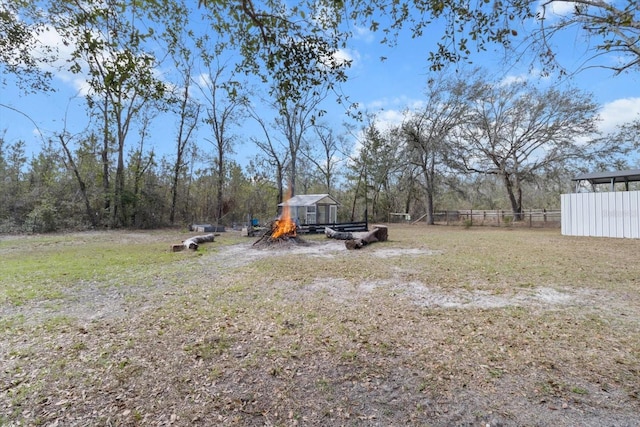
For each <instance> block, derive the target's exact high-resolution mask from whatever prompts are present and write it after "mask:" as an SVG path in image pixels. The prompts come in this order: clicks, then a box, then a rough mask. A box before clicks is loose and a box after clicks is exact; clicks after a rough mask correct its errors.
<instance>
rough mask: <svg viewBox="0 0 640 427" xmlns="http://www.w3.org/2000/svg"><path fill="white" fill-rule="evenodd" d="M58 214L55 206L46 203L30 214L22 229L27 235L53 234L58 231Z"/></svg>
mask: <svg viewBox="0 0 640 427" xmlns="http://www.w3.org/2000/svg"><path fill="white" fill-rule="evenodd" d="M56 213H57V212H56V208H55V206H53V205H52V204H51V203H49V202H47V201H44V202H42V203H41V204H40V205H38V206H36V207H35V209H33V210H32V211H31V212H29V214H28V215H27V218H26V220H25V222H24V224H23V225H22V229H23V230H24V231H26V232H27V233H51V232H53V231H56V228H57V227H56V223H57V215H56Z"/></svg>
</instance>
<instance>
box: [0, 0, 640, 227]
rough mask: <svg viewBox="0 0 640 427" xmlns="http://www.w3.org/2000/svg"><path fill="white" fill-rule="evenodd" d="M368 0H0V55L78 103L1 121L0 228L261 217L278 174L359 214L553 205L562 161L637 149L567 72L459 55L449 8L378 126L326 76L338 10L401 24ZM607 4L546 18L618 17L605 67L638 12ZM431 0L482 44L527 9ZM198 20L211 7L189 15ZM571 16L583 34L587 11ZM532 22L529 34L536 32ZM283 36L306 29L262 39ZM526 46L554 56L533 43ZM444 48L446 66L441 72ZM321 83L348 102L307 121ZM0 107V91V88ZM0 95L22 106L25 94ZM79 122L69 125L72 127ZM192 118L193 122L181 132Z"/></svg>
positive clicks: (334, 71) (279, 184)
mask: <svg viewBox="0 0 640 427" xmlns="http://www.w3.org/2000/svg"><path fill="white" fill-rule="evenodd" d="M276 3H277V2H276ZM321 3H322V2H321ZM485 3H486V2H485ZM489 3H492V2H489ZM623 3H624V2H623ZM247 4H249V5H251V8H249V9H247V8H246V5H247ZM367 4H369V3H365V4H363V3H361V2H358V1H355V2H350V6H353V9H352V12H349V13H347V12H346V10H347V9H348V8H347V7H346V6H345V11H344V15H345V16H343V13H342V12H343V11H342V10H338V11H337V12H339V13H336V14H335V16H334V17H333V18H331V19H328V18H327V20H326V22H322V23H320V22H319V21H318V20H314V19H312V18H310V17H311V16H313V13H312V12H314V11H315V12H317V10H316V7H317V5H316V4H315V3H314V2H308V3H307V2H302V3H301V4H300V5H299V6H298V7H297V8H294V10H291V11H290V13H291V15H290V16H288V17H287V18H286V19H278V20H271V19H267V17H270V16H275V14H280V13H281V11H280V10H279V9H278V8H277V7H276V6H273V9H270V5H269V4H262V3H258V2H252V1H249V2H225V3H224V4H218V3H215V4H211V3H210V2H200V7H196V6H195V5H194V4H191V3H189V2H183V1H180V0H166V1H161V2H147V1H142V2H131V1H115V0H113V1H109V2H94V1H88V2H82V3H78V2H64V4H58V2H51V1H42V2H10V3H7V4H5V5H3V7H5V8H6V11H7V13H6V14H3V15H2V19H1V20H0V36H1V37H2V40H4V41H3V44H2V45H0V66H1V67H2V68H3V70H4V71H5V72H6V74H7V75H8V76H11V78H13V79H15V81H16V84H18V85H19V86H20V87H21V88H22V89H23V90H24V91H25V96H28V94H29V93H33V92H37V93H41V92H46V91H49V90H52V89H53V87H52V71H51V70H52V69H53V68H54V67H58V68H60V69H65V70H68V72H70V73H72V75H75V76H77V77H78V78H80V79H81V80H82V81H83V84H84V86H83V87H85V88H86V90H84V91H82V92H80V94H79V97H80V99H81V101H82V102H84V104H85V105H86V113H87V118H86V120H87V121H86V123H85V124H78V123H73V124H72V123H68V122H67V121H66V118H65V116H64V114H63V113H62V112H61V116H60V120H59V123H60V125H59V128H57V129H47V130H46V131H45V130H40V129H38V134H37V135H36V136H33V135H25V136H24V138H25V139H21V140H6V139H5V138H4V135H3V134H2V133H1V132H0V232H47V231H55V230H62V229H74V228H87V227H94V228H95V227H109V228H118V227H137V228H156V227H164V226H175V225H182V226H184V225H186V224H190V223H194V222H208V223H215V224H225V225H228V226H231V225H233V224H237V223H243V222H246V221H248V219H250V218H260V219H261V220H262V221H263V222H265V221H268V220H270V219H272V218H273V217H274V215H275V214H276V207H277V204H278V203H280V202H281V201H282V200H283V198H284V194H285V190H286V189H289V190H290V192H291V195H295V194H304V193H329V194H332V196H334V197H335V198H336V199H337V200H340V202H341V204H342V206H341V208H340V209H339V210H338V220H339V221H354V220H356V219H357V220H360V219H361V218H362V217H363V216H364V214H365V212H366V213H367V214H368V216H369V218H368V220H369V221H371V222H381V221H385V220H386V219H387V218H389V214H390V213H392V212H393V213H397V212H400V213H406V214H409V215H411V216H412V217H414V218H418V217H420V216H422V215H425V216H424V220H425V221H426V222H428V223H433V222H434V221H435V212H436V211H438V210H453V209H456V210H458V209H507V210H510V211H511V212H512V214H513V218H520V217H521V214H522V213H523V212H524V211H525V210H526V209H529V208H540V209H557V208H558V207H559V197H560V194H561V193H563V192H568V191H571V187H570V179H571V178H572V177H573V175H574V174H575V173H576V172H577V171H588V170H600V169H611V168H612V165H614V166H615V167H617V168H624V167H630V166H631V164H630V163H633V162H637V161H638V154H640V151H639V149H640V137H639V135H640V132H639V130H640V120H636V121H635V122H630V123H627V124H625V125H623V126H622V127H620V128H618V129H616V130H615V131H614V132H613V133H611V134H609V135H599V134H597V133H595V131H596V123H597V120H598V114H597V113H598V106H597V105H596V104H595V103H594V101H593V99H592V97H591V95H590V94H588V93H584V92H581V91H579V90H577V89H575V88H572V87H570V85H569V86H566V88H562V87H560V86H558V87H551V88H546V89H545V88H540V87H537V86H535V85H532V84H529V83H526V82H521V81H514V82H511V83H508V84H507V83H504V82H497V81H493V80H491V79H490V78H489V77H487V76H486V74H485V73H483V71H482V70H480V69H470V68H465V67H463V66H460V65H458V63H459V62H460V61H462V60H464V59H465V58H466V57H467V56H468V48H467V46H465V45H464V43H465V42H464V40H466V39H464V38H463V39H462V40H463V41H459V42H455V43H445V41H447V40H449V39H450V38H451V34H450V33H449V32H447V31H448V30H449V29H450V28H454V27H455V28H456V29H455V31H463V30H460V29H458V28H457V24H455V25H454V21H446V24H447V25H446V28H447V31H445V34H444V35H443V44H442V45H440V48H441V49H439V50H438V52H436V53H435V54H433V55H432V56H431V57H430V58H431V59H430V61H431V65H432V67H431V68H432V70H431V72H430V73H429V74H428V75H427V76H425V86H426V90H425V93H424V100H425V102H424V103H423V106H420V107H416V108H409V106H407V108H406V109H405V115H404V117H403V119H402V122H401V123H400V124H397V125H392V126H383V125H381V124H380V121H379V120H378V117H377V116H376V114H375V113H370V112H367V111H362V110H360V111H355V112H354V110H352V109H351V110H350V108H352V107H354V105H355V103H354V104H350V102H351V101H347V99H346V98H347V97H346V96H345V97H343V96H341V95H336V93H339V91H337V90H336V89H337V88H338V87H339V86H340V83H341V82H344V81H345V79H346V78H347V71H348V69H349V64H348V63H346V62H340V61H338V60H336V59H335V56H334V54H336V53H337V52H338V50H339V49H340V48H341V47H343V46H344V44H345V43H346V41H347V40H349V38H350V37H352V36H353V34H352V33H351V31H352V30H350V29H345V28H344V25H343V21H342V19H343V18H345V17H346V15H350V16H349V18H351V19H354V20H355V22H359V23H362V24H363V25H365V24H366V26H367V27H370V28H371V29H372V31H375V30H376V29H377V28H378V26H379V23H378V22H377V21H376V16H372V12H371V10H376V9H379V13H383V12H385V11H386V12H388V13H390V14H391V15H392V16H396V17H397V18H399V19H398V20H397V21H396V22H397V23H396V25H394V26H392V28H387V29H386V30H388V33H389V34H391V35H392V34H394V33H395V32H397V31H399V30H400V29H401V27H402V25H403V24H404V25H409V22H406V21H408V17H407V16H405V17H404V19H400V18H402V16H400V15H401V14H400V15H398V13H399V10H397V9H396V8H395V6H394V7H393V8H391V9H389V6H388V5H386V4H385V3H384V2H379V1H377V0H373V1H371V2H370V5H373V6H375V8H373V9H370V8H367V7H364V6H366V5H367ZM403 4H404V3H403ZM325 6H326V7H331V8H333V7H335V5H333V4H328V5H325ZM622 6H623V7H622V8H621V9H616V8H615V7H612V8H597V6H593V7H596V9H597V12H599V13H600V15H598V14H594V13H591V14H586V12H584V11H582V10H581V9H579V8H576V10H575V11H574V12H573V14H568V15H567V16H566V20H567V21H565V22H560V23H558V24H553V25H557V27H554V26H551V25H552V24H548V25H550V26H551V27H550V28H549V29H550V30H556V31H560V30H561V29H562V28H563V25H566V24H567V23H571V22H581V19H585V17H588V18H589V19H594V20H598V22H601V23H602V22H605V23H606V26H605V27H603V28H604V29H603V30H602V31H604V32H607V33H609V32H613V31H612V30H616V31H615V34H614V36H612V37H613V38H614V40H613V41H611V40H609V39H606V40H605V42H603V44H602V45H598V46H597V47H596V48H595V49H596V51H597V52H600V53H602V54H604V53H606V52H609V51H610V50H611V49H613V50H614V51H616V52H619V51H622V52H624V53H625V54H626V55H627V56H626V57H625V58H630V59H629V62H628V63H626V64H619V67H618V68H615V69H614V71H615V72H620V71H623V70H625V69H637V67H638V64H639V63H640V59H638V58H640V55H639V54H638V52H637V51H636V50H635V47H634V44H633V43H631V44H628V45H625V44H624V43H623V41H624V40H627V38H625V37H626V36H628V35H629V33H631V34H633V31H634V28H635V25H636V24H637V22H638V19H637V18H638V17H637V13H638V12H637V8H636V9H634V8H633V3H632V2H629V8H631V9H629V11H627V9H628V8H626V7H624V5H622ZM407 7H408V8H409V9H410V10H413V11H414V12H416V13H415V18H414V19H413V20H412V24H413V26H412V29H413V31H416V32H417V33H420V32H421V29H422V28H425V27H426V26H427V24H428V23H429V22H431V21H430V18H429V17H430V16H432V15H433V14H435V16H436V17H439V16H440V13H441V12H442V10H433V9H432V8H433V7H434V6H433V5H432V4H431V3H424V4H423V3H419V2H411V1H409V2H407ZM442 7H444V8H446V9H447V10H448V11H449V12H451V13H452V14H453V15H452V16H457V17H458V18H459V19H461V21H460V22H462V23H463V27H464V25H470V26H473V25H474V24H477V25H480V27H474V29H473V30H471V29H467V30H464V31H470V32H471V35H473V36H474V37H473V39H474V40H477V43H478V45H479V47H483V46H484V45H485V44H490V43H497V44H498V45H501V46H505V47H508V46H509V40H510V39H509V37H510V35H511V37H515V36H516V35H515V30H510V29H509V28H508V27H507V28H505V27H503V25H509V24H505V23H504V22H503V20H502V16H503V14H504V13H513V14H514V16H517V17H520V18H522V19H525V18H526V19H532V17H533V12H532V11H531V10H530V9H529V7H528V6H526V5H523V4H522V2H505V3H501V2H496V3H495V5H494V4H484V3H482V2H481V3H480V4H479V6H477V10H473V12H474V13H468V12H469V11H467V10H464V8H458V7H457V6H455V4H453V3H452V4H449V3H447V2H445V3H444V4H443V5H442ZM254 8H255V9H254ZM251 10H253V12H251V13H250V11H251ZM376 13H377V12H376ZM623 18H624V19H623ZM474 20H477V22H476V21H474ZM571 20H573V21H571ZM203 21H204V22H209V23H210V25H209V26H208V27H204V29H203V28H201V27H197V26H195V25H194V23H195V22H199V23H200V22H203ZM456 22H457V21H456ZM602 25H605V24H602ZM464 28H466V27H464ZM328 29H331V30H332V31H328ZM47 31H55V33H56V34H57V36H58V37H59V39H60V40H64V41H65V43H64V45H65V46H68V50H69V51H70V52H71V53H69V52H66V53H65V52H60V51H59V50H58V47H59V46H43V45H42V40H41V39H42V38H41V37H39V35H42V34H43V33H45V32H47ZM584 31H586V32H587V33H588V34H589V35H590V36H594V37H595V36H598V34H599V33H597V32H596V34H592V33H589V31H593V30H589V28H587V26H586V27H585V29H584ZM550 33H552V32H551V31H549V32H548V33H544V34H550ZM544 34H543V33H540V34H531V35H529V37H530V38H531V40H532V43H533V41H536V40H537V41H538V42H540V43H543V42H545V41H546V39H545V37H546V35H544ZM285 35H286V37H285ZM417 35H418V34H417ZM287 37H291V39H292V40H295V39H298V40H304V41H305V42H306V43H308V44H309V45H311V46H314V49H308V48H306V47H305V46H306V45H305V43H301V44H300V45H296V44H294V45H293V46H291V45H287V44H284V45H283V44H282V43H280V42H279V40H282V39H287ZM391 38H392V37H391V36H390V40H389V41H388V42H389V43H392V40H391ZM616 38H617V39H616ZM616 40H618V41H620V42H619V43H616ZM460 43H462V44H460ZM545 46H546V45H545ZM36 51H37V52H42V55H41V56H34V55H35V54H34V53H33V52H36ZM465 52H466V53H465ZM634 55H635V56H634ZM221 57H225V58H227V57H228V58H231V59H229V60H228V61H227V62H222V61H220V60H219V58H221ZM327 58H332V59H331V60H329V59H327ZM634 58H635V59H634ZM538 59H539V60H541V61H542V62H543V63H545V64H547V65H548V66H549V70H553V64H550V63H549V62H550V61H551V59H550V58H549V57H544V56H540V57H539V58H538ZM327 62H329V63H327ZM449 63H454V64H455V67H456V69H455V71H456V72H455V73H449V72H447V66H448V64H449ZM327 65H330V66H327ZM158 70H170V71H166V72H163V73H159V71H158ZM247 74H252V75H254V76H258V77H260V78H261V79H262V83H263V87H260V88H249V87H248V85H247V84H246V82H245V77H246V75H247ZM2 84H3V85H5V84H6V81H5V80H3V82H2ZM332 96H337V99H335V100H332V102H335V104H334V105H335V106H340V108H344V107H345V106H346V107H347V110H348V111H350V113H349V117H350V118H352V119H354V117H355V118H357V119H358V120H352V121H350V122H349V123H348V124H347V125H345V126H339V125H338V124H335V123H327V122H326V121H324V120H323V115H324V112H325V111H324V108H326V103H325V100H327V98H330V97H332ZM258 100H259V101H258ZM0 108H2V109H5V110H11V111H14V110H15V108H13V107H12V106H11V104H10V102H8V101H7V100H3V103H2V104H0ZM354 108H355V107H354ZM14 112H16V113H17V114H21V115H23V116H26V117H27V118H30V116H29V111H14ZM158 121H166V122H170V123H173V124H174V128H175V129H176V131H175V134H172V135H164V137H165V138H166V140H168V141H169V142H166V141H165V143H166V144H169V145H171V146H172V147H173V148H172V150H171V151H172V153H171V154H163V155H159V154H157V153H156V150H155V148H154V145H153V144H152V141H150V140H149V138H150V137H149V135H150V133H151V129H152V128H153V126H154V123H157V122H158ZM247 121H252V122H253V123H256V124H257V125H258V126H259V127H260V129H262V131H263V136H262V137H260V138H252V139H251V141H247V142H245V144H251V146H252V147H254V152H255V156H254V157H253V159H252V160H251V161H250V162H248V164H243V165H241V164H239V163H237V161H236V160H234V157H233V154H234V152H235V150H236V149H237V147H238V144H239V140H241V139H242V135H241V130H242V126H243V123H246V122H247ZM34 124H35V123H34ZM36 126H37V125H36ZM78 126H80V128H81V129H83V130H82V131H80V132H76V131H71V129H72V128H73V129H76V128H78ZM197 131H199V132H200V134H204V136H203V137H200V138H196V136H195V135H196V132H197ZM27 138H35V139H36V141H37V142H36V143H37V144H39V145H40V146H41V149H40V150H39V151H37V152H36V153H35V154H32V155H27V151H26V146H27V142H29V144H30V145H33V143H34V142H33V141H31V140H29V141H27Z"/></svg>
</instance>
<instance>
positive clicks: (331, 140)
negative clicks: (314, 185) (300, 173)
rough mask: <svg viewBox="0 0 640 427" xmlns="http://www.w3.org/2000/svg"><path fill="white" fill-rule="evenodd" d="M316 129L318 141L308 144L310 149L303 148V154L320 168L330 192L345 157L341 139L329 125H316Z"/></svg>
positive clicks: (319, 170) (325, 185)
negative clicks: (340, 142) (339, 139)
mask: <svg viewBox="0 0 640 427" xmlns="http://www.w3.org/2000/svg"><path fill="white" fill-rule="evenodd" d="M314 130H315V136H316V137H317V140H313V141H314V142H315V141H317V142H318V143H317V144H316V143H311V144H308V146H307V148H308V149H307V150H303V151H302V155H303V156H304V157H305V158H306V159H307V160H308V161H309V162H311V163H312V164H313V165H315V167H316V168H317V169H318V172H319V173H320V175H321V176H322V180H323V184H324V187H325V191H326V192H327V193H329V194H330V193H331V191H332V190H333V183H334V181H335V176H336V170H337V168H338V165H339V164H340V163H341V162H343V161H344V158H343V157H342V155H341V153H342V150H341V148H340V145H339V141H338V139H337V138H336V137H335V136H334V135H333V131H332V130H331V129H330V128H329V127H328V126H326V125H316V126H315V127H314Z"/></svg>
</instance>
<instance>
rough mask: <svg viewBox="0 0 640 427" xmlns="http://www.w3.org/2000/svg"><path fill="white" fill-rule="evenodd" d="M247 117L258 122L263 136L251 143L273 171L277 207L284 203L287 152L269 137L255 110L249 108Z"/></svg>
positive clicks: (267, 129)
mask: <svg viewBox="0 0 640 427" xmlns="http://www.w3.org/2000/svg"><path fill="white" fill-rule="evenodd" d="M249 115H250V116H251V117H252V118H253V119H254V120H255V121H256V122H258V124H259V125H260V128H261V129H262V132H263V134H264V140H262V139H260V138H251V141H252V142H253V143H254V144H255V145H256V147H258V148H259V149H260V151H262V153H263V154H264V156H265V158H266V160H267V162H268V163H269V165H270V166H271V167H272V168H273V170H274V171H275V181H276V187H277V190H278V192H277V200H276V206H277V205H279V204H280V203H282V202H283V201H284V174H285V170H286V168H287V167H288V165H289V152H288V151H287V150H286V146H285V145H283V144H281V143H279V142H278V141H276V140H274V139H273V138H272V137H271V130H270V129H269V127H268V126H267V124H266V123H265V121H264V119H263V118H262V117H260V115H259V114H258V113H257V112H256V110H255V109H253V108H249Z"/></svg>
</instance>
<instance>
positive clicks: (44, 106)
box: [0, 26, 640, 164]
mask: <svg viewBox="0 0 640 427" xmlns="http://www.w3.org/2000/svg"><path fill="white" fill-rule="evenodd" d="M356 30H358V29H356ZM356 33H357V36H356V37H354V38H353V39H352V40H351V41H350V43H349V46H348V47H347V49H346V50H345V51H343V52H341V55H344V56H346V57H349V58H350V59H351V60H352V61H353V64H352V67H351V69H350V70H349V72H348V73H349V76H350V80H349V81H348V82H347V83H345V84H343V85H342V87H341V91H342V92H343V93H345V94H347V95H348V96H349V97H350V99H351V100H352V101H353V102H357V103H358V104H359V105H360V106H361V107H362V108H363V109H364V110H366V111H368V112H371V113H376V112H378V113H379V114H378V117H379V119H380V120H381V121H382V122H387V123H396V122H398V121H399V120H400V119H401V116H402V111H403V110H405V109H406V108H408V107H410V108H411V107H414V106H419V105H420V104H421V103H424V102H425V101H426V99H425V97H424V96H423V93H424V87H425V83H426V81H427V78H428V77H427V76H428V73H429V70H428V65H429V64H428V63H427V55H428V51H429V49H430V48H431V47H433V46H434V43H435V41H437V39H439V37H440V34H441V32H440V29H439V28H437V27H436V26H434V27H433V31H425V33H424V36H423V37H422V38H420V39H411V38H410V37H408V36H407V35H406V34H401V36H400V39H399V40H398V43H397V45H396V46H395V47H393V48H391V47H388V46H384V45H381V44H380V39H381V38H382V34H379V33H378V34H376V33H371V32H369V31H366V30H358V31H356ZM48 37H49V40H50V41H51V40H55V37H54V35H49V36H48ZM556 43H557V44H556V46H557V49H558V53H559V59H560V62H561V63H562V64H563V65H564V66H566V67H567V68H568V69H570V70H574V69H577V68H578V67H579V64H581V63H582V62H583V61H584V59H585V58H586V57H587V56H588V53H587V52H586V40H585V39H584V37H582V36H581V35H580V34H575V33H565V34H563V35H562V38H559V39H557V40H556ZM382 56H384V57H386V58H387V59H386V61H381V60H380V57H382ZM504 59H505V58H504V54H503V53H502V52H501V51H500V50H498V49H497V48H496V49H494V50H491V49H490V50H489V51H487V52H482V53H479V54H474V55H473V56H472V58H471V60H472V62H473V64H472V65H469V67H474V66H480V67H482V69H483V70H484V72H486V73H487V74H488V75H490V76H491V77H492V78H493V79H495V81H496V82H498V81H501V80H503V79H516V78H517V79H528V80H532V81H537V82H539V83H540V84H542V85H560V86H562V85H566V84H572V85H574V86H577V87H579V88H581V89H583V90H585V91H588V92H591V93H593V95H594V100H595V101H596V103H597V104H598V105H600V113H601V118H602V122H601V124H600V128H601V129H602V130H603V131H612V130H613V129H615V126H616V125H617V124H620V123H623V122H626V121H630V120H633V119H634V118H639V117H640V73H638V70H635V73H625V74H621V75H617V76H614V75H613V73H612V72H611V71H610V70H606V69H602V68H593V69H587V70H583V71H581V72H579V73H577V74H576V75H574V76H572V77H571V78H570V79H564V80H558V79H557V78H556V77H554V76H552V77H549V78H544V79H543V78H541V77H540V76H539V74H538V73H537V72H536V71H533V72H531V71H530V65H531V58H530V57H525V58H523V59H522V60H521V61H519V62H517V63H513V62H509V63H505V62H504ZM615 59H616V58H605V60H611V61H614V60H615ZM460 67H465V66H464V65H460ZM449 72H451V70H449ZM9 80H10V79H9ZM54 86H55V87H56V88H57V89H58V91H57V92H56V93H50V94H35V95H26V96H25V95H24V94H22V93H21V92H20V91H19V90H18V89H17V88H16V87H14V86H11V85H9V86H4V87H0V89H1V93H0V102H1V103H2V104H6V105H9V106H10V107H12V108H14V109H16V110H19V111H20V112H23V113H24V114H26V115H28V116H29V118H30V119H28V118H27V117H25V116H24V115H23V114H20V113H18V112H16V111H12V110H9V109H7V108H0V132H5V131H6V133H5V140H6V141H7V142H9V143H12V142H15V141H16V140H24V141H25V142H26V143H27V147H28V150H29V154H30V155H31V154H33V153H34V152H36V151H38V150H39V147H41V144H42V138H41V137H40V132H42V134H43V135H42V136H43V137H44V138H48V137H51V136H52V135H53V133H54V132H60V131H61V130H62V129H63V127H64V125H65V124H66V127H67V129H68V130H69V131H71V132H72V133H75V132H80V131H82V130H83V129H84V127H85V125H86V122H87V118H86V115H85V113H84V110H85V104H84V101H83V99H82V98H81V97H79V96H78V94H79V93H80V91H81V90H82V86H83V83H82V81H81V79H80V80H79V77H78V76H73V75H71V74H69V73H66V72H60V73H57V74H56V77H55V79H54ZM324 107H325V109H327V111H328V114H327V116H326V117H325V118H324V121H325V122H329V123H330V124H331V125H333V127H334V128H335V131H336V132H337V133H339V132H340V130H341V124H342V122H343V121H344V120H346V117H344V116H343V111H344V110H343V108H342V107H340V106H339V105H337V104H336V103H335V102H334V101H333V99H332V98H329V99H327V100H326V101H325V103H324ZM32 120H33V122H32ZM34 122H35V124H34ZM36 125H37V126H36ZM174 129H175V126H173V125H170V126H168V125H165V126H164V127H163V126H161V125H157V127H156V132H155V133H154V134H153V135H152V138H150V139H149V142H148V146H149V145H151V144H152V145H153V147H154V149H155V151H156V152H157V153H159V154H167V155H171V154H172V152H173V142H172V141H173V140H172V138H171V137H167V135H168V134H171V135H172V134H173V133H174ZM232 132H233V133H234V134H236V135H237V137H238V141H248V140H249V137H250V136H252V135H254V136H258V137H260V136H261V133H260V131H259V129H258V127H257V126H252V125H251V124H250V123H249V122H247V121H245V122H243V124H242V126H241V127H240V126H238V127H237V128H235V129H232ZM207 136H208V135H207V131H206V128H205V127H204V126H203V127H201V129H200V131H199V132H198V134H197V140H198V143H199V145H201V146H202V147H203V148H204V149H207V148H206V147H208V146H209V145H208V143H206V142H204V138H206V137H207ZM134 137H135V135H132V138H134ZM236 151H237V154H236V156H235V159H236V160H237V161H238V162H239V163H241V164H246V163H247V162H248V160H249V159H250V158H251V157H252V156H253V155H254V154H255V149H254V148H253V147H252V146H251V144H250V143H248V142H244V143H242V144H240V143H239V144H238V145H236Z"/></svg>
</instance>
